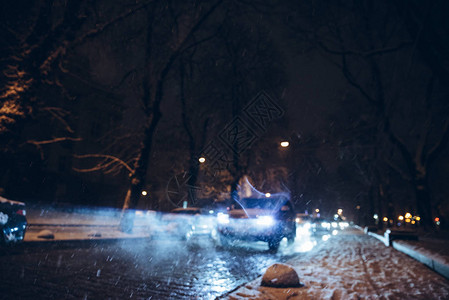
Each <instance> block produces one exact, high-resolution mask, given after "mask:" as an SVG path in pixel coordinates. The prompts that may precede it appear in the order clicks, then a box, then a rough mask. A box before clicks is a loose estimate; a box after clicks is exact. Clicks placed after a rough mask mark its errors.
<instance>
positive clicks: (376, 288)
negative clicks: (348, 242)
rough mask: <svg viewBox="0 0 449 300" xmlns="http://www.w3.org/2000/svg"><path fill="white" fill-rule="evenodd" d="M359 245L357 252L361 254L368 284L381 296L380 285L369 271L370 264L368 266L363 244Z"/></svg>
mask: <svg viewBox="0 0 449 300" xmlns="http://www.w3.org/2000/svg"><path fill="white" fill-rule="evenodd" d="M358 244H359V245H358V246H357V248H356V249H357V254H358V255H359V256H360V260H361V261H362V266H363V272H364V276H363V277H364V278H365V279H366V281H367V282H368V284H369V285H370V287H371V289H372V291H373V292H374V293H375V294H376V295H377V298H379V297H380V293H379V287H378V286H377V285H376V284H375V283H374V281H373V279H372V278H371V275H370V273H369V271H368V266H367V264H366V263H367V261H368V260H367V258H366V256H365V254H364V251H363V250H362V247H363V245H361V244H360V243H358Z"/></svg>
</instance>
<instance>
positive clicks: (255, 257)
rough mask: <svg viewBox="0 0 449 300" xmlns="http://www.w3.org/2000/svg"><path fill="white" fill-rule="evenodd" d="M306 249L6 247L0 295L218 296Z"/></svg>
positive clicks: (159, 243) (167, 243)
mask: <svg viewBox="0 0 449 300" xmlns="http://www.w3.org/2000/svg"><path fill="white" fill-rule="evenodd" d="M309 242H310V241H309ZM304 246H307V242H305V241H303V240H301V239H297V242H295V244H293V245H287V244H286V242H285V243H283V244H281V247H280V250H279V251H278V252H277V253H272V252H270V251H268V250H267V249H268V247H267V245H266V243H261V242H257V243H244V242H241V243H237V244H235V245H234V246H231V247H226V248H223V247H221V246H217V245H215V244H214V243H213V242H212V241H210V240H208V239H197V240H194V241H191V242H183V241H178V240H173V239H169V240H168V239H161V240H133V241H114V242H111V241H88V242H71V243H49V244H39V245H33V244H31V245H30V244H23V245H21V246H20V247H15V248H13V249H8V250H6V251H5V250H2V251H1V252H0V270H1V275H0V276H1V277H0V298H1V299H214V298H216V297H217V296H220V295H223V294H225V293H227V292H229V291H231V290H233V289H234V288H236V287H237V286H239V285H241V284H243V283H245V282H248V281H250V280H253V279H255V278H256V277H257V276H259V275H261V274H262V272H263V271H264V270H265V269H266V268H267V267H268V266H269V265H271V264H272V263H275V262H283V261H286V260H288V259H290V258H292V257H293V256H295V255H301V254H300V253H299V252H301V251H302V250H301V249H300V248H301V247H304Z"/></svg>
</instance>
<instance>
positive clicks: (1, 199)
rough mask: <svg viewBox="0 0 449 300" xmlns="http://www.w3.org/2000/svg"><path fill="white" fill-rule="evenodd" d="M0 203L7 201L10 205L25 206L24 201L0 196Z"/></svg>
mask: <svg viewBox="0 0 449 300" xmlns="http://www.w3.org/2000/svg"><path fill="white" fill-rule="evenodd" d="M0 203H8V204H10V205H22V206H25V203H23V202H19V201H13V200H9V199H6V198H3V197H1V196H0Z"/></svg>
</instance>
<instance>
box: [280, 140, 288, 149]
mask: <svg viewBox="0 0 449 300" xmlns="http://www.w3.org/2000/svg"><path fill="white" fill-rule="evenodd" d="M288 146H290V143H289V142H287V141H282V142H281V147H282V148H287V147H288Z"/></svg>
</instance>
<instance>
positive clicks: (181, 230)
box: [162, 207, 216, 240]
mask: <svg viewBox="0 0 449 300" xmlns="http://www.w3.org/2000/svg"><path fill="white" fill-rule="evenodd" d="M215 221H216V220H215V216H213V212H212V213H211V211H210V210H207V209H203V208H200V207H186V208H182V207H179V208H175V209H173V210H172V211H170V213H168V214H165V215H164V216H163V217H162V222H163V223H164V231H165V232H166V233H168V234H170V235H171V236H175V237H177V238H179V239H181V240H189V239H191V238H195V237H212V236H213V235H214V234H215Z"/></svg>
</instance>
